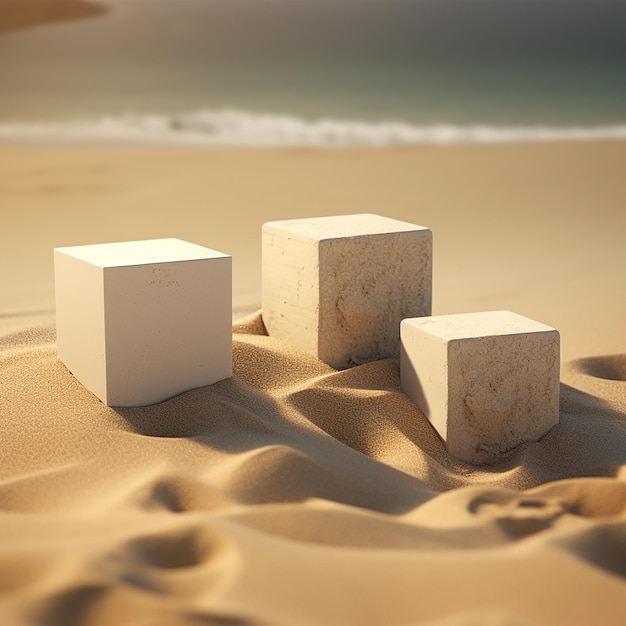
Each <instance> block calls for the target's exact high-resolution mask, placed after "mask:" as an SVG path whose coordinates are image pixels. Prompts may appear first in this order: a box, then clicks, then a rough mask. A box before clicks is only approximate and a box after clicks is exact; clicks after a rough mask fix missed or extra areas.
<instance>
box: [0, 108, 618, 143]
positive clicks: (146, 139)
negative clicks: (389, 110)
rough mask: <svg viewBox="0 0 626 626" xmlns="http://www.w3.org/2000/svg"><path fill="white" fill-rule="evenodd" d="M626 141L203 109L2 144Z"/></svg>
mask: <svg viewBox="0 0 626 626" xmlns="http://www.w3.org/2000/svg"><path fill="white" fill-rule="evenodd" d="M593 139H626V125H613V126H596V127H563V128H561V127H547V126H546V127H541V126H530V127H523V126H520V127H496V126H486V125H468V126H458V125H450V124H434V125H426V126H418V125H412V124H408V123H405V122H394V121H381V122H359V121H342V120H334V119H320V120H316V121H307V120H304V119H300V118H297V117H292V116H287V115H265V114H257V113H249V112H245V111H237V110H215V111H213V110H203V111H195V112H191V113H186V114H180V115H135V114H125V115H119V116H107V117H99V118H93V119H76V120H70V121H62V122H60V121H59V122H12V123H1V124H0V141H20V142H21V141H55V142H57V141H63V142H92V141H96V142H131V143H159V144H178V145H199V146H388V145H411V144H413V145H415V144H463V143H511V142H514V143H518V142H538V141H584V140H593Z"/></svg>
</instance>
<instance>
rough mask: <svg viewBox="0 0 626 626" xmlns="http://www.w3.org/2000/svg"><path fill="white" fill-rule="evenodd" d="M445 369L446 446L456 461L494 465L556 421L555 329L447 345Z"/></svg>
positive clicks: (557, 355) (557, 361)
mask: <svg viewBox="0 0 626 626" xmlns="http://www.w3.org/2000/svg"><path fill="white" fill-rule="evenodd" d="M449 369H450V385H449V414H448V436H447V446H448V451H449V452H450V454H453V455H454V456H456V457H458V458H460V459H463V460H465V461H468V462H470V463H475V464H489V463H494V462H495V461H497V460H498V459H499V458H500V457H501V456H502V454H504V453H505V452H507V451H508V450H511V449H512V448H514V447H515V446H517V445H519V444H521V443H525V442H532V441H537V440H538V439H540V438H541V437H542V436H543V435H545V434H546V433H547V432H548V430H550V428H552V427H553V426H554V425H555V424H557V423H558V421H559V385H560V339H559V333H558V332H557V331H556V330H551V331H545V332H531V333H519V334H513V335H501V336H491V337H484V338H473V339H465V340H454V341H451V342H450V344H449Z"/></svg>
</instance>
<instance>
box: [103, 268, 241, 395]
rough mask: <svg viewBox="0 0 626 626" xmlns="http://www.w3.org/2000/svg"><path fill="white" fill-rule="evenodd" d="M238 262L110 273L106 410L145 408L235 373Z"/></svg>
mask: <svg viewBox="0 0 626 626" xmlns="http://www.w3.org/2000/svg"><path fill="white" fill-rule="evenodd" d="M230 277H231V259H230V258H218V259H211V260H195V261H181V262H175V263H158V264H153V265H140V266H133V267H122V268H120V267H115V268H107V269H106V270H105V274H104V294H105V302H106V315H105V336H106V365H107V402H106V403H107V404H109V405H111V406H143V405H146V404H154V403H155V402H161V401H163V400H165V399H167V398H170V397H172V396H175V395H177V394H179V393H182V392H183V391H187V390H189V389H193V388H195V387H201V386H204V385H210V384H212V383H214V382H217V381H218V380H222V379H224V378H228V377H229V376H231V374H232V323H231V317H232V313H231V311H232V295H231V279H230Z"/></svg>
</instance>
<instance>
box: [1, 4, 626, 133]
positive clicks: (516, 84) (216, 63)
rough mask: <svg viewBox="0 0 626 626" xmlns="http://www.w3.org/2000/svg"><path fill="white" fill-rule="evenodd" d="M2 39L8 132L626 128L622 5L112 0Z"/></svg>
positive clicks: (625, 19)
mask: <svg viewBox="0 0 626 626" xmlns="http://www.w3.org/2000/svg"><path fill="white" fill-rule="evenodd" d="M104 3H105V4H108V5H110V6H111V8H112V11H111V13H110V14H109V15H108V16H106V17H100V18H94V19H91V20H84V21H80V22H74V23H65V24H57V25H52V26H46V27H40V28H34V29H31V30H27V31H22V32H16V33H11V34H8V35H5V36H3V37H1V38H0V85H1V87H0V140H3V139H4V140H14V139H30V138H33V139H40V138H49V139H54V140H71V141H77V140H81V139H89V140H93V139H98V140H107V141H142V142H145V141H157V142H166V143H169V142H176V143H192V144H220V145H223V144H226V145H230V144H233V145H241V144H252V145H266V144H269V145H272V144H288V145H293V144H296V145H297V144H314V145H319V144H322V145H325V144H375V145H380V144H388V143H423V142H425V143H445V142H475V141H524V140H551V139H567V138H569V139H587V138H595V137H608V138H610V137H616V138H617V137H620V138H623V137H625V136H626V2H624V1H622V0H610V1H608V0H375V1H371V0H106V1H105V2H104Z"/></svg>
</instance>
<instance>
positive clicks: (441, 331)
mask: <svg viewBox="0 0 626 626" xmlns="http://www.w3.org/2000/svg"><path fill="white" fill-rule="evenodd" d="M402 324H403V325H404V326H407V327H412V328H415V329H417V330H420V331H422V332H425V333H428V334H430V335H433V336H435V337H438V338H440V339H441V340H443V341H455V340H458V339H480V338H484V337H497V336H503V335H518V334H521V333H541V332H557V331H556V330H555V329H554V328H552V327H551V326H547V325H546V324H542V323H540V322H536V321H535V320H532V319H530V318H528V317H524V316H523V315H519V314H517V313H513V312H512V311H485V312H481V313H460V314H456V315H436V316H433V317H418V318H411V319H405V320H403V321H402Z"/></svg>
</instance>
